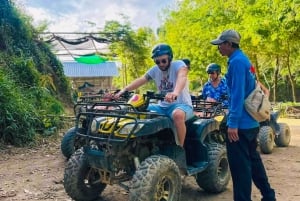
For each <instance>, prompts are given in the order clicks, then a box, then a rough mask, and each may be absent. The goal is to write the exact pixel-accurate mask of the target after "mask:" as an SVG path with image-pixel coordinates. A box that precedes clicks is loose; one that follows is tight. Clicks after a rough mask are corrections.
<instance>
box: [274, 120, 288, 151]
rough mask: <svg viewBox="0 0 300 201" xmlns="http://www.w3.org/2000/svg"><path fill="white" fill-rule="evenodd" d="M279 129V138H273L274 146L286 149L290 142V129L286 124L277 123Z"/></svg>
mask: <svg viewBox="0 0 300 201" xmlns="http://www.w3.org/2000/svg"><path fill="white" fill-rule="evenodd" d="M278 124H279V127H280V134H279V136H276V137H275V144H276V145H277V146H278V147H287V146H289V144H290V142H291V131H290V127H289V125H288V124H286V123H278Z"/></svg>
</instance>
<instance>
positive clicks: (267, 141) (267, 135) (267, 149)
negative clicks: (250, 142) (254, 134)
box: [258, 126, 274, 154]
mask: <svg viewBox="0 0 300 201" xmlns="http://www.w3.org/2000/svg"><path fill="white" fill-rule="evenodd" d="M258 143H259V148H260V151H261V152H262V153H264V154H270V153H272V150H273V147H274V131H273V129H272V128H271V127H270V126H261V127H260V129H259V133H258Z"/></svg>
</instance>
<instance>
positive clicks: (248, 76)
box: [225, 49, 259, 129]
mask: <svg viewBox="0 0 300 201" xmlns="http://www.w3.org/2000/svg"><path fill="white" fill-rule="evenodd" d="M250 67H251V63H250V60H249V59H248V57H247V56H246V55H245V54H244V53H243V52H242V51H241V50H240V49H236V50H235V51H234V52H233V53H232V54H231V55H230V57H229V58H228V66H227V68H228V69H227V73H226V75H225V78H226V82H227V90H228V96H229V114H228V119H227V126H228V127H229V128H239V129H250V128H255V127H258V126H259V123H258V122H257V121H256V120H255V119H253V118H252V117H251V116H250V115H249V114H248V112H247V111H246V110H245V107H244V100H245V98H246V97H247V96H248V95H249V94H250V92H251V91H252V90H253V89H254V88H255V76H254V74H253V73H251V71H250Z"/></svg>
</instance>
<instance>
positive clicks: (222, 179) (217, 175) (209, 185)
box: [195, 143, 230, 193]
mask: <svg viewBox="0 0 300 201" xmlns="http://www.w3.org/2000/svg"><path fill="white" fill-rule="evenodd" d="M207 148H208V159H209V164H208V167H207V168H206V169H205V170H204V171H203V172H200V173H198V174H197V175H196V176H195V177H196V182H197V184H198V185H199V186H200V187H201V188H202V189H204V190H205V191H207V192H209V193H220V192H223V191H225V190H226V187H227V185H228V183H229V180H230V170H229V163H228V159H227V152H226V147H225V146H224V145H221V144H218V143H210V144H207Z"/></svg>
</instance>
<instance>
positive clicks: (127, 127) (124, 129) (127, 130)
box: [119, 124, 144, 135]
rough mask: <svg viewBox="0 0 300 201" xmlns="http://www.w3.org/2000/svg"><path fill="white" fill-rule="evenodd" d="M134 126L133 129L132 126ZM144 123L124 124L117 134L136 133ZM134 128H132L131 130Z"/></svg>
mask: <svg viewBox="0 0 300 201" xmlns="http://www.w3.org/2000/svg"><path fill="white" fill-rule="evenodd" d="M135 126H136V128H135V129H134V127H135ZM143 126H144V124H126V125H125V126H124V127H122V128H121V129H120V130H119V134H121V135H128V134H129V133H131V132H133V133H137V132H138V131H139V130H141V128H143ZM133 129H134V130H133Z"/></svg>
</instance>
